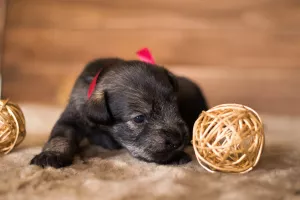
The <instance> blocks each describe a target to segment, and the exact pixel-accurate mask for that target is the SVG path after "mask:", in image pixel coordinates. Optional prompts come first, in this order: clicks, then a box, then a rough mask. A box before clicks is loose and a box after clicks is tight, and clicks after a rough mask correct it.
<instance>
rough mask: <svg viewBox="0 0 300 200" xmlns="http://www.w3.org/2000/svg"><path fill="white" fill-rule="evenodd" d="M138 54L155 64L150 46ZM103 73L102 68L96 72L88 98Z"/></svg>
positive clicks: (143, 59) (142, 58)
mask: <svg viewBox="0 0 300 200" xmlns="http://www.w3.org/2000/svg"><path fill="white" fill-rule="evenodd" d="M136 54H137V56H138V57H139V59H140V60H141V61H143V62H146V63H150V64H155V61H154V59H153V57H152V55H151V52H150V51H149V49H148V48H143V49H141V50H139V51H138V52H137V53H136ZM100 73H101V70H100V71H99V72H98V73H97V74H96V76H95V77H94V78H93V80H92V82H91V84H90V86H89V90H88V98H90V97H91V96H92V94H93V92H94V90H95V88H96V85H97V80H98V77H99V75H100Z"/></svg>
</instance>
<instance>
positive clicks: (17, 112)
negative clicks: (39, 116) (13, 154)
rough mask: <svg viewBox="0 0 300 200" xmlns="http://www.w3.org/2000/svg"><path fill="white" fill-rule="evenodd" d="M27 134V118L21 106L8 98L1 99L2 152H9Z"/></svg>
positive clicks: (0, 137) (0, 146)
mask: <svg viewBox="0 0 300 200" xmlns="http://www.w3.org/2000/svg"><path fill="white" fill-rule="evenodd" d="M25 136H26V129H25V118H24V115H23V112H22V110H21V109H20V107H19V106H18V105H17V104H14V103H12V102H10V101H8V100H0V154H7V153H9V152H10V151H11V150H12V149H13V148H14V147H16V146H18V145H19V144H20V143H21V142H22V141H23V140H24V139H25Z"/></svg>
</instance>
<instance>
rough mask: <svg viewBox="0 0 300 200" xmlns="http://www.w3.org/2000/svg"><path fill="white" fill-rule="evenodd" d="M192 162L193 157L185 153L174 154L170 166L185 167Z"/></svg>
mask: <svg viewBox="0 0 300 200" xmlns="http://www.w3.org/2000/svg"><path fill="white" fill-rule="evenodd" d="M190 161H192V159H191V157H190V156H189V155H188V154H187V153H185V152H184V151H178V152H176V153H175V154H174V156H173V157H172V159H171V160H170V163H169V164H173V165H183V164H186V163H189V162H190Z"/></svg>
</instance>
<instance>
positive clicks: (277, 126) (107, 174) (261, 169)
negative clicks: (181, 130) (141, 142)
mask: <svg viewBox="0 0 300 200" xmlns="http://www.w3.org/2000/svg"><path fill="white" fill-rule="evenodd" d="M22 107H23V110H24V113H25V115H26V119H27V130H28V135H27V138H26V140H25V141H24V142H23V144H22V145H21V146H19V147H18V148H17V149H15V150H14V151H13V152H11V153H10V154H8V155H6V156H3V157H1V158H0V184H1V185H0V199H5V200H10V199H24V200H25V199H26V200H34V199H43V200H46V199H49V200H55V199H57V200H58V199H59V200H64V199H88V200H92V199H109V200H110V199H111V200H118V199H128V200H134V199H164V200H166V199H180V200H182V199H205V200H210V199H220V200H229V199H237V200H248V199H260V200H262V199H263V200H268V199H272V200H274V199H275V200H276V199H278V200H284V199H286V200H293V199H300V118H299V117H284V116H267V115H262V117H263V120H264V122H265V124H266V149H265V151H264V153H263V156H262V158H261V161H260V163H259V165H258V166H257V167H256V168H255V169H254V170H253V171H251V172H249V173H247V174H244V175H236V174H221V173H217V174H210V173H208V172H206V171H205V170H203V169H202V168H201V167H200V165H199V164H198V163H197V161H196V160H195V157H193V158H194V160H193V162H191V163H189V164H187V165H183V166H162V165H156V164H149V163H144V162H141V161H138V160H136V159H134V158H132V157H130V156H129V155H128V153H126V152H125V151H116V152H104V151H103V150H101V149H99V148H96V147H90V148H86V149H85V152H84V153H83V154H82V155H81V156H78V157H77V158H76V160H75V162H74V165H72V166H70V167H67V168H64V169H53V168H47V169H42V168H39V167H37V166H29V165H28V162H29V161H30V159H31V158H32V157H33V155H34V154H37V153H39V152H40V150H41V146H42V144H43V143H44V142H45V140H46V139H47V136H48V135H47V134H48V132H49V131H50V129H51V127H52V125H53V123H54V122H55V120H56V119H57V117H58V115H59V113H60V111H61V108H57V109H56V108H45V107H38V106H30V105H23V106H22ZM187 152H189V153H190V154H191V155H193V150H192V149H191V148H190V149H187Z"/></svg>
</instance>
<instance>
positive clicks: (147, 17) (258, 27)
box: [2, 0, 300, 115]
mask: <svg viewBox="0 0 300 200" xmlns="http://www.w3.org/2000/svg"><path fill="white" fill-rule="evenodd" d="M142 47H149V48H150V49H151V51H152V53H153V54H154V57H155V60H156V62H157V63H159V64H162V65H165V66H166V67H167V68H169V69H170V70H172V71H173V72H175V73H177V74H180V75H185V76H188V77H190V78H191V79H193V80H195V81H196V82H197V83H198V84H199V85H201V87H202V89H203V90H204V92H205V94H206V96H207V99H208V101H209V103H210V105H211V106H213V105H216V104H221V103H228V102H234V103H242V104H246V105H248V106H250V107H253V108H254V109H256V110H257V111H259V112H265V113H275V114H293V115H297V114H300V107H299V106H298V103H299V102H300V93H299V86H300V1H298V0H256V1H253V0H225V1H219V0H209V1H208V0H185V1H182V0H172V1H171V0H169V1H168V0H166V1H161V0H126V1H124V0H114V1H104V0H9V1H8V7H7V24H6V29H5V40H4V55H3V61H4V62H3V69H2V71H3V79H4V89H3V90H4V91H3V92H4V93H3V94H4V96H6V97H10V98H11V99H13V100H14V101H17V102H29V103H41V104H56V105H63V104H65V101H66V100H67V96H68V94H69V91H70V88H71V86H72V84H73V82H74V79H75V77H76V76H77V74H78V73H79V72H80V71H81V69H82V67H83V66H84V65H85V64H86V63H87V62H88V61H89V60H91V59H94V58H95V57H108V56H117V57H122V58H126V59H136V55H135V52H136V51H137V50H138V49H140V48H142Z"/></svg>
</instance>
